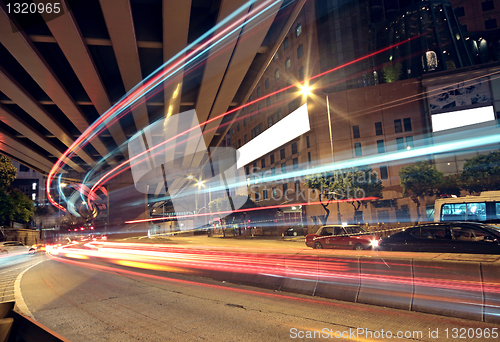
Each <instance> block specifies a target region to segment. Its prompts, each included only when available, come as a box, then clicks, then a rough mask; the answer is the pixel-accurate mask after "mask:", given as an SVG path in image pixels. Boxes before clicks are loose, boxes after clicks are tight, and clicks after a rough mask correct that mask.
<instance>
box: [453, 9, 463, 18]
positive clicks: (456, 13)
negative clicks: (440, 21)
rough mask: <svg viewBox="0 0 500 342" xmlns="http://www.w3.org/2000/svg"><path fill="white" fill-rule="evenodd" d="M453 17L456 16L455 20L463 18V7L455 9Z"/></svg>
mask: <svg viewBox="0 0 500 342" xmlns="http://www.w3.org/2000/svg"><path fill="white" fill-rule="evenodd" d="M455 15H456V16H457V18H460V17H464V16H465V8H464V7H457V8H455Z"/></svg>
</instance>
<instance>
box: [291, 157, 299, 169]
mask: <svg viewBox="0 0 500 342" xmlns="http://www.w3.org/2000/svg"><path fill="white" fill-rule="evenodd" d="M292 163H293V169H294V170H297V169H298V168H299V158H293V160H292Z"/></svg>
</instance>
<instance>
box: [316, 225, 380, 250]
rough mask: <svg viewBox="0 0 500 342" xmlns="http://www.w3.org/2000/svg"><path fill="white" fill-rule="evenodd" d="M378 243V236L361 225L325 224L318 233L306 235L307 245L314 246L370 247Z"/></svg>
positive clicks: (339, 247) (337, 247) (338, 247)
mask: <svg viewBox="0 0 500 342" xmlns="http://www.w3.org/2000/svg"><path fill="white" fill-rule="evenodd" d="M377 243H378V238H377V237H375V236H373V235H371V234H370V233H368V232H367V231H365V230H364V229H363V227H361V226H356V225H328V226H323V227H321V228H320V229H318V231H317V232H316V234H308V235H307V236H306V245H307V246H308V247H313V248H318V249H321V248H336V249H357V250H363V249H370V248H372V247H373V246H374V245H376V244H377Z"/></svg>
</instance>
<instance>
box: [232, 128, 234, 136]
mask: <svg viewBox="0 0 500 342" xmlns="http://www.w3.org/2000/svg"><path fill="white" fill-rule="evenodd" d="M231 135H233V136H234V128H231Z"/></svg>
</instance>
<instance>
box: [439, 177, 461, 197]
mask: <svg viewBox="0 0 500 342" xmlns="http://www.w3.org/2000/svg"><path fill="white" fill-rule="evenodd" d="M460 190H461V189H460V177H459V175H449V176H444V177H443V181H442V182H441V184H439V185H438V189H437V192H436V195H438V196H451V195H455V196H460Z"/></svg>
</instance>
